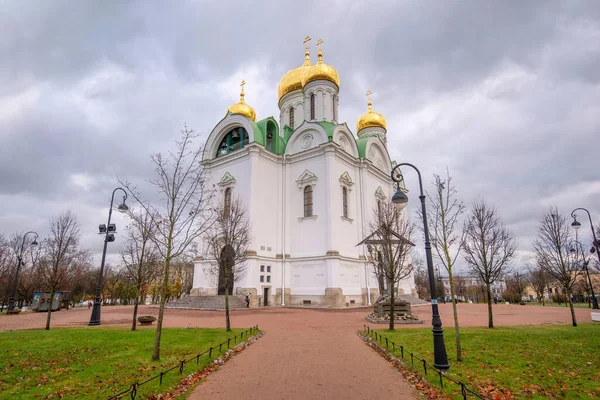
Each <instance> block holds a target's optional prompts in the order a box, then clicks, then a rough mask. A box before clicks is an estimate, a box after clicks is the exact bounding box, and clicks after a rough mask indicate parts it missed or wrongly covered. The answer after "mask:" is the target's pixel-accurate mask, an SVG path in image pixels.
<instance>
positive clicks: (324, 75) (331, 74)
mask: <svg viewBox="0 0 600 400" xmlns="http://www.w3.org/2000/svg"><path fill="white" fill-rule="evenodd" d="M317 80H325V81H329V82H332V83H335V85H336V86H337V87H338V88H339V87H340V75H339V74H338V72H337V71H336V70H335V68H333V67H332V66H331V65H327V64H325V63H324V62H323V53H321V51H320V50H319V61H318V62H317V63H316V64H315V65H314V66H312V67H310V68H307V69H306V71H305V72H304V77H303V79H302V86H303V87H304V86H305V85H306V84H308V83H309V82H313V81H317Z"/></svg>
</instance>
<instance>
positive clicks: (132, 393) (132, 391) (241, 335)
mask: <svg viewBox="0 0 600 400" xmlns="http://www.w3.org/2000/svg"><path fill="white" fill-rule="evenodd" d="M256 332H258V325H255V326H253V327H251V328H248V329H246V330H245V331H243V332H241V333H239V334H237V335H235V336H234V337H232V338H229V339H227V341H224V342H223V343H219V344H217V345H214V346H211V347H210V348H209V349H208V350H206V351H203V352H202V353H198V354H196V355H195V356H193V357H191V358H188V359H187V360H181V361H179V362H178V363H177V364H176V365H174V366H172V367H171V368H169V369H166V370H164V371H161V372H160V373H159V374H158V375H155V376H153V377H151V378H148V379H146V380H145V381H143V382H134V383H132V384H131V385H130V386H129V387H128V388H127V389H125V390H123V391H122V392H119V393H117V394H115V395H113V396H111V397H109V398H108V400H113V399H120V398H121V397H123V396H125V395H127V394H129V396H130V398H132V399H135V398H136V396H137V391H138V388H139V387H140V386H143V385H145V384H147V383H150V382H152V381H154V380H156V379H158V380H159V385H162V381H163V377H164V376H165V375H166V374H167V373H169V372H171V371H173V370H175V369H179V374H183V369H184V367H185V364H187V363H189V362H192V361H194V360H196V365H198V364H199V362H200V358H201V357H204V356H205V355H208V358H209V359H211V358H212V353H213V351H215V350H216V349H217V347H218V348H219V353H221V351H222V349H223V346H227V349H229V348H231V344H232V343H233V344H234V345H235V344H237V341H238V337H239V340H240V342H241V341H242V340H244V335H245V336H246V339H247V338H249V337H250V335H252V334H253V333H256Z"/></svg>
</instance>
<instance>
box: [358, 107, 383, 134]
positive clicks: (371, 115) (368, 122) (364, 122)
mask: <svg viewBox="0 0 600 400" xmlns="http://www.w3.org/2000/svg"><path fill="white" fill-rule="evenodd" d="M372 126H378V127H380V128H383V129H386V127H387V123H386V122H385V118H383V115H381V114H379V113H377V112H375V111H373V107H372V104H371V99H369V110H368V111H367V112H366V113H365V114H364V115H363V116H362V117H360V119H359V120H358V122H357V123H356V132H357V133H358V132H360V131H361V130H363V129H365V128H369V127H372Z"/></svg>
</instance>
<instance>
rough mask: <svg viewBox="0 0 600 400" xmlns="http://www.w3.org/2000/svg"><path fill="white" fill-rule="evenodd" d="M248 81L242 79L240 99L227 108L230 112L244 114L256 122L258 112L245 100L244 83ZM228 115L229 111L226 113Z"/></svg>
mask: <svg viewBox="0 0 600 400" xmlns="http://www.w3.org/2000/svg"><path fill="white" fill-rule="evenodd" d="M245 84H246V81H242V84H241V86H242V92H241V93H240V101H239V102H238V103H235V104H234V105H232V106H229V108H228V109H227V112H228V113H232V114H239V115H243V116H244V117H246V118H248V119H250V120H252V121H254V122H256V112H255V111H254V108H252V107H250V106H249V105H248V104H246V102H245V101H244V85H245ZM225 115H227V113H225Z"/></svg>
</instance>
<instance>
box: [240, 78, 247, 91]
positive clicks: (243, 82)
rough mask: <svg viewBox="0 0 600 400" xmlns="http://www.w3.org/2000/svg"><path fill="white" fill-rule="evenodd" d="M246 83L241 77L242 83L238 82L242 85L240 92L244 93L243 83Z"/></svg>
mask: <svg viewBox="0 0 600 400" xmlns="http://www.w3.org/2000/svg"><path fill="white" fill-rule="evenodd" d="M245 84H246V81H245V80H243V79H242V83H241V84H240V86H241V87H242V93H244V85H245Z"/></svg>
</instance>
